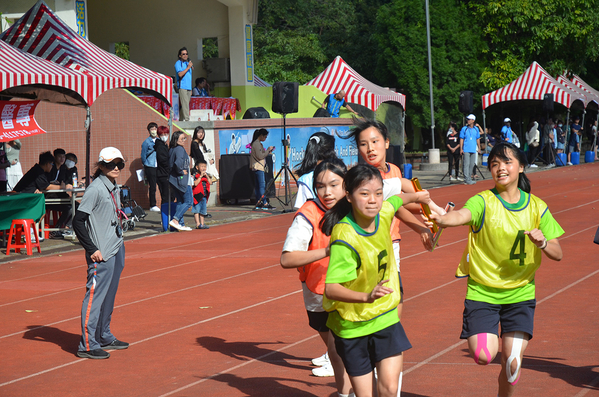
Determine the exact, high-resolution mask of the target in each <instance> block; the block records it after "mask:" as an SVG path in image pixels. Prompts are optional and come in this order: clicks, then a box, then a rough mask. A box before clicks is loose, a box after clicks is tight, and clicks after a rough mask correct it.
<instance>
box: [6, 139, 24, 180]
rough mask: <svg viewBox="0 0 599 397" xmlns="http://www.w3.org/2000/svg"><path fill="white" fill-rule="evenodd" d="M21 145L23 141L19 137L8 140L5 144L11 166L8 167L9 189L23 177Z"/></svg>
mask: <svg viewBox="0 0 599 397" xmlns="http://www.w3.org/2000/svg"><path fill="white" fill-rule="evenodd" d="M21 147H22V144H21V141H20V140H18V139H15V140H14V141H8V142H7V144H6V145H5V148H6V157H7V159H8V162H9V163H10V167H8V168H7V169H6V179H7V190H13V189H14V187H15V186H17V183H18V182H19V180H20V179H21V178H22V177H23V168H22V167H21V160H20V158H19V157H20V153H21Z"/></svg>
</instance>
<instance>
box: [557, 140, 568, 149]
mask: <svg viewBox="0 0 599 397" xmlns="http://www.w3.org/2000/svg"><path fill="white" fill-rule="evenodd" d="M557 148H558V149H561V150H564V149H565V148H566V144H565V143H560V142H558V143H557Z"/></svg>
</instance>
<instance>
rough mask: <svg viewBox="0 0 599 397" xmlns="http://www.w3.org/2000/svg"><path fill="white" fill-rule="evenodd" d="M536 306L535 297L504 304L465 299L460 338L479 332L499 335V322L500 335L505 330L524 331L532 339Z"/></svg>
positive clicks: (466, 337)
mask: <svg viewBox="0 0 599 397" xmlns="http://www.w3.org/2000/svg"><path fill="white" fill-rule="evenodd" d="M536 306H537V300H536V299H531V300H528V301H524V302H518V303H510V304H506V305H495V304H492V303H486V302H478V301H473V300H469V299H466V301H465V302H464V320H463V325H462V334H461V335H460V339H468V337H470V336H472V335H476V334H480V333H489V334H495V335H499V332H498V330H499V323H501V336H503V334H505V333H506V332H516V331H521V332H526V333H527V334H528V335H530V339H532V330H533V326H534V317H535V307H536Z"/></svg>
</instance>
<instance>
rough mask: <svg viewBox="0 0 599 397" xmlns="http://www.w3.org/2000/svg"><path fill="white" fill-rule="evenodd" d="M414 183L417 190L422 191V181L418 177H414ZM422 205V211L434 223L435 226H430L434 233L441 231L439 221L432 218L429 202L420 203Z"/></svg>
mask: <svg viewBox="0 0 599 397" xmlns="http://www.w3.org/2000/svg"><path fill="white" fill-rule="evenodd" d="M412 185H413V186H414V190H415V191H417V192H420V191H422V186H420V181H419V180H418V178H412ZM420 207H421V208H422V212H423V213H424V216H426V219H428V221H429V222H431V223H432V224H433V226H432V227H431V228H430V229H431V231H432V232H433V234H435V233H437V231H439V226H437V222H435V221H434V220H432V219H431V209H430V207H429V206H428V204H422V203H420Z"/></svg>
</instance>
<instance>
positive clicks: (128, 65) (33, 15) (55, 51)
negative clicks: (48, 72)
mask: <svg viewBox="0 0 599 397" xmlns="http://www.w3.org/2000/svg"><path fill="white" fill-rule="evenodd" d="M0 39H1V40H3V41H5V42H7V43H8V44H10V45H12V46H13V47H16V48H19V49H21V50H23V51H26V52H28V53H30V54H33V55H36V56H38V57H40V58H44V59H47V60H49V61H52V62H53V63H55V64H57V65H61V66H64V67H66V68H70V69H73V70H74V71H77V72H81V73H83V74H85V75H86V76H87V77H88V78H87V79H86V86H85V87H83V89H82V90H81V91H82V97H83V98H84V99H85V101H86V103H87V105H88V106H91V105H92V104H93V103H94V101H95V100H96V98H98V97H99V96H100V95H101V94H102V93H103V92H105V91H107V90H110V89H113V88H126V87H132V88H136V89H138V90H141V91H144V92H147V93H149V94H150V95H154V96H157V97H159V98H160V99H162V100H163V101H166V102H167V103H168V104H170V103H171V101H172V87H173V84H172V79H171V78H170V77H168V76H165V75H162V74H160V73H157V72H154V71H152V70H149V69H146V68H144V67H141V66H139V65H136V64H134V63H133V62H129V61H126V60H124V59H121V58H119V57H117V56H116V55H114V54H111V53H109V52H107V51H104V50H102V49H101V48H99V47H97V46H96V45H94V44H92V43H91V42H89V41H87V40H85V39H84V38H82V37H80V36H79V35H78V34H77V33H76V32H74V31H73V30H72V29H71V28H70V27H69V26H67V25H66V24H65V23H64V22H63V21H62V20H61V19H60V18H58V17H57V16H56V15H55V14H54V13H53V12H52V10H51V9H50V8H49V7H48V6H47V5H46V3H44V1H43V0H39V1H38V2H37V3H36V4H35V5H34V6H33V7H32V8H31V9H30V10H29V11H27V13H26V14H25V15H23V16H22V17H21V18H20V19H19V20H18V21H17V22H15V23H14V24H13V25H12V26H11V27H10V28H9V29H8V30H6V31H5V32H4V33H2V35H0ZM25 73H33V71H29V70H27V69H26V70H25Z"/></svg>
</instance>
